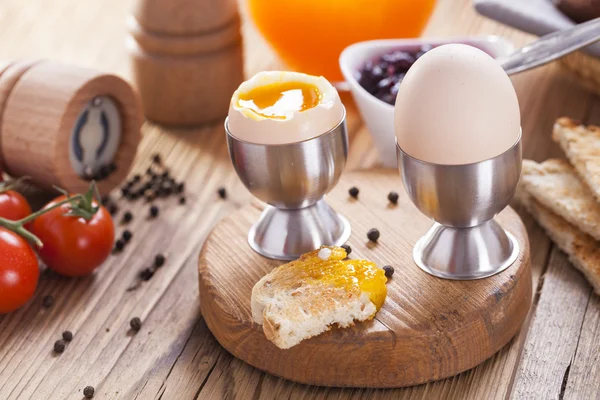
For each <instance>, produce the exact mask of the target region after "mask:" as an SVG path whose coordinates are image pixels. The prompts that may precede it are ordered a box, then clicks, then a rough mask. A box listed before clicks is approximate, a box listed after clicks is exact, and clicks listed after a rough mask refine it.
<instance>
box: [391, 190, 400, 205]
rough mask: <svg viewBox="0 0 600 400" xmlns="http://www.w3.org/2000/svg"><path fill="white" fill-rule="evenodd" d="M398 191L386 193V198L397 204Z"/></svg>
mask: <svg viewBox="0 0 600 400" xmlns="http://www.w3.org/2000/svg"><path fill="white" fill-rule="evenodd" d="M398 197H399V196H398V193H396V192H390V193H389V194H388V200H389V201H390V203H392V204H398Z"/></svg>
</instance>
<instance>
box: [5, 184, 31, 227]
mask: <svg viewBox="0 0 600 400" xmlns="http://www.w3.org/2000/svg"><path fill="white" fill-rule="evenodd" d="M29 214H31V207H30V206H29V203H28V202H27V200H25V197H23V196H22V195H21V194H20V193H18V192H15V191H14V190H7V191H6V192H2V193H0V217H2V218H6V219H11V220H13V221H16V220H18V219H21V218H25V217H26V216H28V215H29Z"/></svg>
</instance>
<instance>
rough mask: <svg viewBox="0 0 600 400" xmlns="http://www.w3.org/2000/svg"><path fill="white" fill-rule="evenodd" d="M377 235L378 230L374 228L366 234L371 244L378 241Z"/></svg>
mask: <svg viewBox="0 0 600 400" xmlns="http://www.w3.org/2000/svg"><path fill="white" fill-rule="evenodd" d="M379 235H380V233H379V229H376V228H373V229H369V232H367V238H369V240H370V241H371V242H376V241H377V240H378V239H379Z"/></svg>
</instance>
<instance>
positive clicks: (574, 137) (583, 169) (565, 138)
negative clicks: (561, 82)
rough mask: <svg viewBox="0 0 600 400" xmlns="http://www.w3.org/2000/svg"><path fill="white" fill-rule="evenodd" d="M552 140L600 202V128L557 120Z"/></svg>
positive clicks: (564, 119)
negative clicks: (558, 145)
mask: <svg viewBox="0 0 600 400" xmlns="http://www.w3.org/2000/svg"><path fill="white" fill-rule="evenodd" d="M552 139H553V140H554V141H555V142H557V143H558V144H560V147H562V149H563V151H564V152H565V154H566V155H567V158H568V159H569V161H570V162H571V164H573V167H574V168H575V171H576V172H577V174H578V175H579V177H580V178H581V180H582V181H583V182H584V183H585V184H586V185H587V186H589V187H590V189H591V190H592V193H593V194H594V197H596V200H597V201H600V127H597V126H593V125H590V126H587V127H586V126H584V125H580V124H578V123H576V122H575V121H573V120H572V119H570V118H566V117H563V118H559V119H558V120H556V122H555V124H554V130H553V132H552Z"/></svg>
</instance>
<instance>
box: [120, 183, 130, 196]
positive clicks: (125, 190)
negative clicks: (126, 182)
mask: <svg viewBox="0 0 600 400" xmlns="http://www.w3.org/2000/svg"><path fill="white" fill-rule="evenodd" d="M121 195H122V196H123V197H127V196H128V195H129V188H128V187H127V186H124V187H122V188H121Z"/></svg>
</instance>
